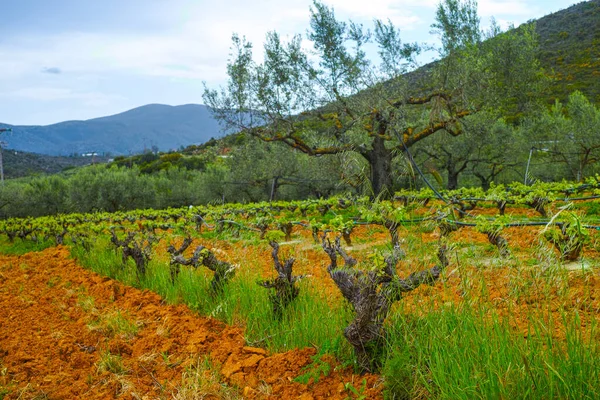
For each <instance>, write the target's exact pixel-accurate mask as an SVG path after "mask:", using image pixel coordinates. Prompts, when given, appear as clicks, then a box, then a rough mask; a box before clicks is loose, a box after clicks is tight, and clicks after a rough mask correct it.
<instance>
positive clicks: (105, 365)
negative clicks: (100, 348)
mask: <svg viewBox="0 0 600 400" xmlns="http://www.w3.org/2000/svg"><path fill="white" fill-rule="evenodd" d="M96 367H97V369H98V372H111V373H113V374H115V375H123V374H125V373H126V372H127V370H126V368H125V365H124V364H123V358H122V357H121V356H120V355H118V354H111V353H110V352H109V351H105V352H102V353H100V359H99V360H98V362H97V363H96Z"/></svg>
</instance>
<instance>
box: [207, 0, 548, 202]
mask: <svg viewBox="0 0 600 400" xmlns="http://www.w3.org/2000/svg"><path fill="white" fill-rule="evenodd" d="M432 32H434V33H435V34H437V35H438V36H439V38H440V41H441V46H440V47H439V48H438V49H437V51H438V54H439V60H438V61H436V62H434V63H431V64H429V65H427V66H425V67H424V68H421V69H416V67H417V62H416V57H417V56H418V55H419V54H420V52H421V51H422V50H423V46H421V45H419V44H417V43H404V42H403V41H402V40H401V38H400V29H399V28H398V27H396V26H395V25H394V24H392V22H391V21H387V22H384V21H380V20H375V21H374V25H373V27H372V29H371V30H370V29H367V28H365V27H364V26H363V25H361V24H357V23H354V22H352V21H347V22H346V21H340V20H338V19H337V18H336V16H335V13H334V9H333V8H330V7H328V6H326V5H324V4H323V3H320V2H318V1H315V2H314V3H313V5H312V7H311V18H310V29H309V30H308V32H307V33H306V35H305V36H302V35H300V34H298V35H295V36H294V37H293V38H291V39H289V40H283V39H282V38H281V37H280V35H279V34H278V33H277V32H270V33H268V34H267V37H266V39H265V43H264V59H263V61H262V62H257V61H255V60H254V57H253V52H252V50H253V45H252V44H251V43H249V42H248V41H247V40H246V39H245V38H244V37H240V36H239V35H237V34H233V37H232V42H233V45H232V48H231V49H232V53H231V56H230V60H229V62H228V65H227V73H228V76H229V81H228V84H227V86H226V87H222V88H220V89H219V90H216V89H210V88H205V92H204V101H205V103H206V104H207V105H208V106H210V107H211V109H212V111H213V113H214V114H215V116H216V117H217V118H219V119H220V120H222V121H224V122H225V124H226V125H227V127H228V128H229V129H232V128H233V129H237V130H239V131H244V132H248V133H249V134H251V135H253V136H255V137H258V138H260V139H262V140H264V141H267V142H282V143H285V144H286V145H288V146H291V147H292V148H294V149H297V150H298V151H301V152H303V153H306V154H308V155H311V156H321V155H330V154H339V153H343V152H355V153H357V154H359V155H360V156H361V157H362V158H363V159H364V160H365V162H366V163H367V164H368V166H369V181H370V183H371V189H372V193H373V194H374V195H380V194H385V193H389V192H391V191H392V190H393V181H392V168H393V167H392V163H393V160H394V158H395V157H396V156H398V155H400V154H401V153H402V152H404V151H406V149H408V148H410V147H411V146H412V145H414V144H415V143H417V142H420V141H422V140H424V139H426V138H428V137H430V136H432V135H434V134H436V133H437V132H440V131H445V132H447V133H449V134H450V135H452V136H459V135H461V134H462V133H463V126H462V123H461V121H462V120H463V119H464V118H465V117H467V116H469V115H473V114H475V113H478V112H480V111H483V110H486V111H493V112H495V113H496V114H499V113H500V112H502V111H503V110H508V109H511V110H513V111H516V112H522V111H523V110H525V109H526V107H527V103H528V102H529V100H530V99H532V98H534V97H535V96H534V93H535V90H536V88H537V84H538V82H539V81H540V77H541V74H540V72H539V66H538V63H537V61H536V58H535V48H536V39H535V34H534V27H533V26H532V25H525V26H522V27H520V28H519V29H513V30H510V31H508V32H501V31H500V29H499V28H498V27H497V26H496V25H493V27H492V29H490V31H489V32H482V31H481V29H480V26H479V17H478V16H477V3H476V2H475V1H471V0H467V1H459V0H444V1H443V2H442V3H440V4H439V6H438V10H437V13H436V20H435V21H434V23H433V24H432ZM306 43H310V44H311V45H312V48H307V46H305V44H306ZM371 47H375V48H376V49H377V60H376V61H374V60H372V59H371V58H370V57H368V53H369V49H370V48H371Z"/></svg>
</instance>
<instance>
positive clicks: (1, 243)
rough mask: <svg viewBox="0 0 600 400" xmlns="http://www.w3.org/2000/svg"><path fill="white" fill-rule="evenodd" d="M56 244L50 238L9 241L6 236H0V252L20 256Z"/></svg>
mask: <svg viewBox="0 0 600 400" xmlns="http://www.w3.org/2000/svg"><path fill="white" fill-rule="evenodd" d="M55 245H56V244H55V243H54V242H53V241H51V240H40V241H38V242H34V241H32V240H21V239H18V238H17V239H15V240H14V242H12V243H11V242H10V241H9V240H8V238H7V237H6V236H4V235H3V236H1V237H0V254H6V255H9V256H22V255H23V254H27V253H31V252H37V251H42V250H45V249H47V248H49V247H53V246H55Z"/></svg>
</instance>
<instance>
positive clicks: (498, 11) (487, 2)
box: [478, 0, 539, 17]
mask: <svg viewBox="0 0 600 400" xmlns="http://www.w3.org/2000/svg"><path fill="white" fill-rule="evenodd" d="M527 3H528V2H527V1H526V0H480V1H479V8H478V12H479V15H481V16H482V17H491V16H499V15H503V16H506V15H513V16H515V17H523V16H531V15H533V14H535V13H536V12H537V11H538V10H539V8H538V7H532V6H531V4H527ZM529 3H530V2H529Z"/></svg>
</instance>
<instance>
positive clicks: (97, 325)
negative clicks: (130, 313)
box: [88, 310, 138, 338]
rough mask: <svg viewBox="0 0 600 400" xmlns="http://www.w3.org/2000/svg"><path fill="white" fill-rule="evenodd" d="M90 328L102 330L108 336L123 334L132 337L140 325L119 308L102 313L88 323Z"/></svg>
mask: <svg viewBox="0 0 600 400" xmlns="http://www.w3.org/2000/svg"><path fill="white" fill-rule="evenodd" d="M88 328H90V329H91V330H97V331H100V332H102V333H103V334H104V335H106V336H108V337H113V336H117V335H122V336H124V337H125V338H132V337H134V336H135V335H136V334H137V331H138V326H137V325H136V324H135V323H134V322H132V321H130V320H129V319H128V318H127V317H126V316H124V315H123V314H122V313H121V311H119V310H117V311H116V312H112V313H108V314H104V315H101V316H100V317H99V318H98V319H96V320H94V321H92V322H91V323H90V324H88Z"/></svg>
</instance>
